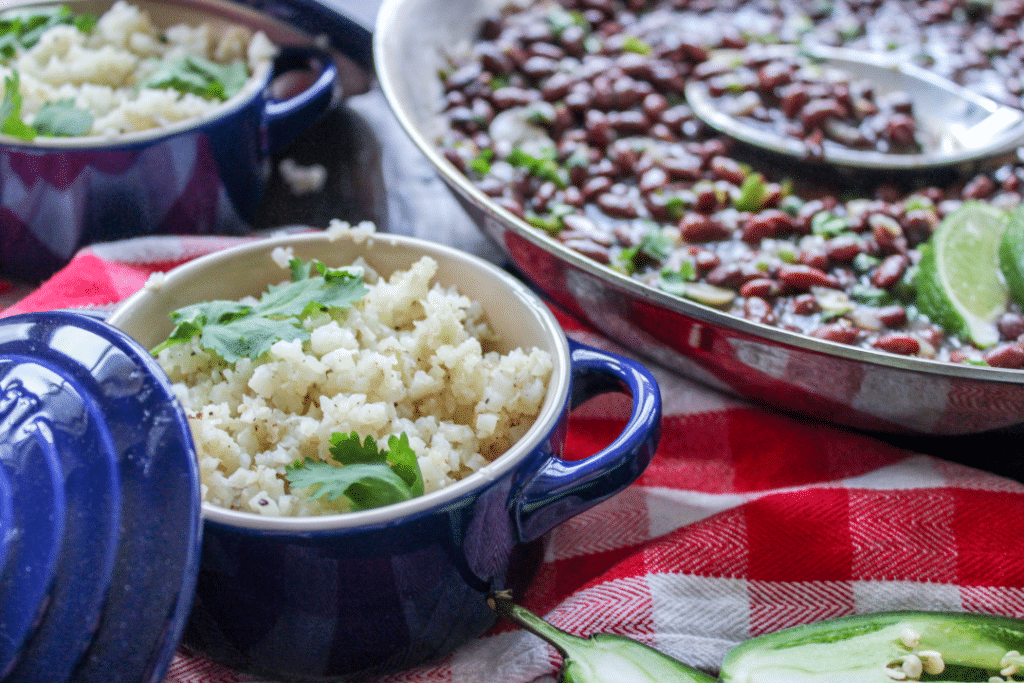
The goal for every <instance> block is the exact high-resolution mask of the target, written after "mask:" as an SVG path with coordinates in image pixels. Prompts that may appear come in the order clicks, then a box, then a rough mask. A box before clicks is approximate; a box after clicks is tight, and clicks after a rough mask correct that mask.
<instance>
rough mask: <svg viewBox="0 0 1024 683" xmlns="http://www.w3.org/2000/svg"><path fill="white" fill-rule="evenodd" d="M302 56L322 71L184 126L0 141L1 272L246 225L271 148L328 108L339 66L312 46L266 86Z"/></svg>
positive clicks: (33, 272) (281, 64)
mask: <svg viewBox="0 0 1024 683" xmlns="http://www.w3.org/2000/svg"><path fill="white" fill-rule="evenodd" d="M310 61H316V62H317V63H318V64H319V65H320V66H321V68H322V72H321V75H320V77H319V78H318V80H317V81H316V83H315V84H314V85H313V86H311V87H310V88H309V89H308V90H306V91H304V92H302V93H300V94H299V95H296V96H295V97H293V98H289V99H288V100H283V101H277V100H274V99H272V98H271V96H270V94H269V92H268V88H266V87H263V88H260V89H258V91H257V92H256V93H254V94H253V96H252V97H250V98H249V99H248V100H245V101H243V102H241V103H239V105H238V106H236V107H235V108H234V109H232V110H229V111H227V112H224V113H223V114H222V115H220V116H218V117H216V118H214V119H212V120H210V121H207V122H205V123H200V124H197V125H195V126H192V127H189V128H186V129H184V130H178V131H176V132H171V133H165V134H162V135H158V134H156V132H154V134H153V135H152V136H144V137H143V138H142V139H141V140H140V139H138V138H136V139H134V141H132V142H116V141H114V142H109V143H106V142H100V143H96V142H95V141H93V142H90V143H88V144H85V143H83V145H81V146H69V145H68V143H67V141H63V142H59V143H58V142H54V143H49V144H48V143H47V141H45V139H40V140H37V141H34V142H32V143H22V142H20V141H13V140H12V141H5V142H3V143H0V198H2V199H0V275H4V276H6V277H9V278H16V279H20V280H28V281H35V280H40V279H42V278H45V277H47V276H49V275H50V274H52V273H53V272H54V271H55V270H56V269H58V268H59V267H60V266H62V265H64V263H66V262H67V261H68V259H70V258H71V256H72V255H74V253H75V251H77V249H78V248H79V247H81V246H83V245H85V244H89V243H92V242H99V241H106V240H113V239H121V238H125V237H131V236H137V235H146V234H153V233H162V234H167V233H178V234H203V233H239V232H244V231H245V230H247V229H248V226H250V225H251V224H252V223H253V221H254V220H255V212H256V211H257V209H258V207H259V202H260V199H261V198H262V196H263V190H264V186H265V184H266V181H267V179H268V177H269V174H270V166H269V155H270V154H271V153H272V152H273V151H274V150H277V149H280V148H281V147H282V146H283V145H284V144H286V143H287V142H288V141H290V140H291V139H292V138H293V137H294V136H295V135H296V134H297V133H299V132H300V131H301V130H303V129H305V128H306V127H307V126H308V125H309V124H311V123H312V122H313V121H314V120H316V118H318V117H319V116H320V115H321V114H322V113H324V112H325V111H326V110H327V108H328V107H329V106H330V104H331V99H332V97H333V92H334V81H335V77H336V75H337V67H336V66H335V64H334V63H333V61H332V60H331V58H330V57H329V56H328V55H327V54H326V53H324V52H322V51H320V50H316V49H313V48H287V49H284V50H282V53H281V55H279V57H278V58H277V59H276V60H275V63H274V68H273V69H272V70H271V73H270V74H269V76H268V78H267V83H269V82H270V81H271V80H273V78H275V77H276V76H278V75H280V74H281V73H284V72H285V71H287V70H290V69H292V68H295V66H296V65H297V63H298V62H302V63H309V62H310Z"/></svg>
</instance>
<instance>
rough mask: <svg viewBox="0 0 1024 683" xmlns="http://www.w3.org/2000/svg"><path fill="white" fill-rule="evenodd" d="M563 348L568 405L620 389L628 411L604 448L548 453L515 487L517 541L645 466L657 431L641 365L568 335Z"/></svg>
mask: <svg viewBox="0 0 1024 683" xmlns="http://www.w3.org/2000/svg"><path fill="white" fill-rule="evenodd" d="M569 348H570V351H571V354H572V367H573V381H574V384H573V389H572V399H571V405H572V406H574V407H575V406H578V405H580V404H581V403H583V402H585V401H586V400H587V399H589V398H592V397H594V396H596V395H597V394H599V393H606V392H608V391H617V390H622V391H625V392H627V393H629V394H630V395H632V396H633V411H632V414H631V415H630V417H629V421H628V422H627V423H626V427H625V428H624V429H623V431H622V433H620V434H619V436H618V437H617V438H616V439H615V441H613V442H612V443H611V444H609V445H608V446H607V447H606V448H605V449H604V450H602V451H600V452H598V453H596V454H594V455H592V456H590V457H589V458H587V459H586V460H577V461H572V462H569V461H565V460H562V459H560V458H553V459H551V460H549V461H548V462H547V463H545V465H544V467H543V468H541V470H540V471H538V472H537V473H536V474H535V475H534V476H533V477H532V478H531V479H530V481H529V482H527V483H526V484H524V485H523V486H522V487H521V489H520V491H519V494H518V497H517V504H516V507H515V510H516V518H517V525H518V528H519V540H520V541H521V542H523V543H526V542H529V541H532V540H534V539H536V538H539V537H540V536H541V535H542V534H543V533H545V532H546V531H548V530H550V529H551V528H553V527H554V526H556V525H557V524H561V523H562V522H564V521H565V520H566V519H568V518H569V517H572V516H574V515H577V514H579V513H580V512H583V510H585V509H587V508H589V507H591V506H592V505H595V504H596V503H599V502H601V501H602V500H604V499H606V498H608V497H610V496H612V495H614V494H615V493H618V492H619V491H621V490H622V489H624V488H625V487H626V486H627V485H629V483H630V482H632V481H634V480H635V479H636V478H637V477H638V476H640V473H641V472H643V471H644V469H646V468H647V465H648V464H649V463H650V462H651V458H653V457H654V451H655V449H656V448H657V445H658V439H659V437H660V434H661V394H660V392H659V391H658V385H657V384H656V383H655V381H654V378H653V377H651V374H650V372H648V371H647V369H646V368H644V366H642V365H641V364H639V363H637V362H636V361H633V360H630V359H629V358H624V357H623V356H618V355H615V354H611V353H605V352H604V351H599V350H597V349H593V348H590V347H588V346H584V345H583V344H579V343H577V342H573V341H572V340H569Z"/></svg>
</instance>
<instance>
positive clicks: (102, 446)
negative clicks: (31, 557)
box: [0, 323, 121, 683]
mask: <svg viewBox="0 0 1024 683" xmlns="http://www.w3.org/2000/svg"><path fill="white" fill-rule="evenodd" d="M10 329H12V328H11V327H10V326H0V354H4V358H5V362H4V363H2V364H0V367H2V368H3V370H4V371H5V375H4V378H3V379H0V387H6V386H8V385H9V384H10V383H11V381H16V380H14V379H12V378H14V377H16V376H18V375H22V376H23V375H24V374H25V373H26V372H28V373H31V375H32V376H33V377H34V379H36V380H37V381H40V380H49V381H48V383H46V384H43V383H40V384H39V385H38V388H37V389H36V393H37V400H39V401H40V412H39V414H38V415H37V417H36V418H35V419H37V420H41V421H43V422H44V423H45V424H46V425H47V433H48V434H49V440H50V442H51V443H52V446H53V449H54V451H55V452H56V455H57V458H58V459H59V460H60V462H61V467H62V470H63V472H64V480H63V489H64V496H65V498H66V500H67V510H68V514H67V515H66V518H65V520H66V534H65V537H66V541H65V552H64V553H63V554H62V556H61V558H60V564H59V566H58V567H57V572H56V576H55V578H54V585H53V589H52V591H51V592H50V596H49V603H50V607H49V609H48V610H47V611H46V614H45V616H44V617H43V619H42V621H41V623H40V625H39V626H38V628H37V629H36V631H35V632H34V634H33V635H32V637H31V638H30V639H29V640H28V641H27V642H26V643H25V646H24V647H23V649H22V651H21V653H20V655H19V657H18V662H17V665H16V666H15V668H14V670H13V671H12V672H11V673H10V674H9V676H8V678H6V679H5V681H7V682H8V683H14V682H16V681H42V680H48V681H63V680H66V679H67V677H68V676H69V675H70V674H71V672H72V670H73V669H74V667H75V665H76V664H77V663H78V661H79V659H80V658H81V657H82V655H83V654H84V652H85V650H86V647H87V646H88V645H89V643H90V641H91V640H92V636H93V632H94V630H95V628H96V626H97V624H99V621H100V618H101V611H102V608H103V604H104V602H105V600H106V596H107V591H108V589H109V587H110V581H111V577H112V575H113V571H114V560H115V557H116V553H117V546H118V538H119V534H120V528H119V527H120V523H121V491H120V476H119V471H118V467H117V458H116V454H115V452H114V448H113V444H112V443H111V442H110V434H109V432H108V431H107V429H106V416H105V414H104V412H103V407H102V406H101V405H100V403H99V402H98V401H96V400H95V399H94V398H93V396H94V395H96V394H98V393H101V392H100V391H98V389H99V388H98V387H97V386H95V383H94V380H93V378H92V377H89V376H83V377H78V378H73V379H72V381H68V374H69V365H68V364H67V363H66V362H65V361H63V359H60V358H59V357H58V360H57V362H58V363H59V364H60V367H58V368H57V372H52V371H51V370H48V369H47V367H46V365H47V363H46V361H44V360H42V359H37V358H31V359H29V358H23V359H21V360H15V359H17V358H18V356H17V355H12V354H9V351H10V350H11V347H12V345H13V346H14V347H17V346H18V345H19V344H20V340H19V339H18V336H17V335H15V337H14V338H13V339H10V338H7V336H6V334H5V333H6V332H7V331H8V330H10ZM13 329H15V330H16V329H18V325H17V323H15V327H14V328H13ZM75 339H76V342H77V341H78V339H80V337H79V335H77V334H76V335H75ZM7 361H14V362H10V363H9V362H7ZM40 390H41V391H40ZM44 398H45V403H43V401H44Z"/></svg>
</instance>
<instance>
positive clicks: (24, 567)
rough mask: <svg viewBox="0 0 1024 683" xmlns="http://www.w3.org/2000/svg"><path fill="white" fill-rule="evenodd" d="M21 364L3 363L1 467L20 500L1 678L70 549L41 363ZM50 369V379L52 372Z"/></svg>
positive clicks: (2, 604)
mask: <svg viewBox="0 0 1024 683" xmlns="http://www.w3.org/2000/svg"><path fill="white" fill-rule="evenodd" d="M18 365H20V364H19V363H18V361H17V360H13V359H4V362H3V364H2V366H0V367H2V369H3V370H4V371H8V372H7V377H6V378H5V379H9V380H10V381H5V382H4V383H3V394H2V395H0V466H2V467H3V469H4V471H5V472H6V475H7V479H8V480H9V481H10V482H11V484H12V491H13V495H12V502H13V506H14V515H13V517H14V521H13V525H12V528H11V530H10V531H9V534H10V539H11V548H10V555H9V557H8V561H7V565H6V566H5V568H4V572H3V575H2V576H0V596H2V597H0V678H3V677H4V676H6V675H7V673H8V672H10V670H11V668H12V667H13V666H14V665H15V663H16V662H17V661H18V659H19V657H20V655H21V648H22V646H23V645H24V644H25V641H26V640H27V639H28V637H29V636H31V634H32V632H33V630H34V627H35V622H36V620H37V619H38V618H39V617H40V616H42V614H43V613H44V612H45V610H46V608H47V603H48V597H47V596H48V593H49V591H50V587H51V585H52V584H53V580H54V576H55V575H56V570H57V565H58V562H59V559H60V556H61V552H62V551H63V550H64V540H65V537H64V528H65V513H66V509H67V506H66V502H65V498H64V483H63V479H64V473H63V471H62V470H61V464H60V457H59V456H58V454H57V452H56V448H55V446H54V444H53V442H52V433H51V431H50V429H49V424H48V420H47V417H46V415H45V411H44V410H43V409H42V402H43V401H42V397H40V396H39V395H38V394H37V393H36V386H34V382H33V379H34V375H35V374H36V373H35V372H34V370H35V369H34V368H32V369H29V370H28V372H19V368H18V367H17V366H18ZM12 368H13V371H11V370H12ZM12 374H16V375H17V376H15V377H13V378H12V377H11V375H12ZM43 374H44V378H43V382H44V383H48V381H49V379H50V377H47V376H46V375H48V374H49V373H47V372H46V371H45V370H44V373H43Z"/></svg>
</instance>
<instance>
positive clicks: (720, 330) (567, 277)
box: [374, 0, 1024, 435]
mask: <svg viewBox="0 0 1024 683" xmlns="http://www.w3.org/2000/svg"><path fill="white" fill-rule="evenodd" d="M494 6H495V2H494V1H493V0H490V1H489V2H480V1H478V0H384V3H383V4H382V6H381V9H380V13H379V15H378V19H377V25H376V29H375V32H374V58H375V63H376V70H377V77H378V80H379V83H380V85H381V89H382V91H383V92H384V95H385V97H386V99H387V101H388V103H389V104H390V106H391V108H392V110H393V111H394V113H395V116H396V117H397V118H398V120H399V122H400V124H401V125H402V127H403V128H404V129H405V131H406V133H407V134H408V135H409V136H410V137H411V138H412V140H413V141H414V143H415V144H416V145H417V146H418V147H419V149H420V150H421V151H422V152H423V153H424V154H425V155H426V157H427V158H428V159H429V161H430V162H431V163H432V164H433V165H434V166H435V167H436V169H437V171H438V173H439V174H440V176H441V177H442V179H443V180H444V181H445V183H446V184H447V185H448V186H449V188H450V189H452V190H453V191H454V193H455V195H456V197H457V198H458V199H459V201H460V202H461V203H462V205H463V206H464V207H465V209H466V210H467V212H468V213H469V215H470V216H471V218H472V219H473V220H474V221H475V222H476V224H477V225H478V226H479V227H480V229H481V230H483V231H484V232H485V233H486V234H487V235H488V236H489V237H490V238H492V239H493V240H494V241H495V242H496V243H497V244H498V245H499V246H500V247H501V248H502V249H503V250H504V251H505V253H506V254H508V256H509V258H510V259H511V260H512V261H513V263H514V264H515V265H516V266H517V267H518V268H519V269H520V270H521V271H522V273H523V274H524V275H525V276H526V277H527V278H529V279H530V280H531V281H532V282H533V283H534V284H535V285H536V286H537V287H539V288H540V289H541V290H542V291H544V292H545V293H546V294H547V295H548V296H549V297H550V298H551V299H552V300H554V301H555V302H556V303H558V304H559V305H561V306H562V307H564V308H566V309H567V310H568V311H570V312H571V313H573V314H575V315H577V316H579V317H580V318H582V319H584V320H586V321H587V322H589V323H590V324H592V325H593V326H594V327H596V328H597V329H599V330H600V331H602V332H604V333H605V334H607V335H608V336H609V337H611V338H613V339H615V340H616V341H618V342H620V343H621V344H623V345H624V346H626V347H627V348H629V349H633V350H635V351H637V352H638V353H641V354H642V355H644V356H646V357H648V358H650V359H652V360H654V361H656V362H658V363H660V364H662V365H665V366H666V367H669V368H671V369H674V370H677V371H679V372H681V373H683V374H685V375H687V376H689V377H691V378H693V379H696V380H698V381H701V382H703V383H705V384H708V385H710V386H712V387H715V388H718V389H721V390H724V391H728V392H730V393H733V394H736V395H739V396H743V397H746V398H748V399H750V400H752V401H753V402H756V403H763V404H766V405H769V406H772V407H777V408H780V409H783V410H786V411H791V412H794V413H797V414H799V415H803V416H806V417H810V418H812V419H816V420H824V421H828V422H832V423H836V424H841V425H847V426H851V427H856V428H861V429H869V430H877V431H886V432H894V433H900V432H902V433H918V434H930V435H942V434H947V435H952V434H971V433H977V432H982V431H987V430H992V429H1005V428H1015V427H1019V426H1022V425H1024V371H1019V370H1004V369H999V368H988V367H978V366H971V365H954V364H950V363H943V362H939V361H931V360H926V359H918V358H908V357H902V356H894V355H891V354H886V353H882V352H878V351H873V350H868V349H859V348H854V347H851V346H846V345H842V344H836V343H833V342H827V341H823V340H818V339H813V338H810V337H806V336H803V335H799V334H795V333H792V332H788V331H786V330H781V329H778V328H774V327H768V326H765V325H761V324H758V323H752V322H750V321H746V320H742V319H740V318H736V317H733V316H731V315H728V314H725V313H723V312H721V311H718V310H715V309H712V308H709V307H706V306H703V305H701V304H697V303H695V302H692V301H688V300H685V299H680V298H678V297H673V296H670V295H667V294H665V293H663V292H660V291H658V290H656V289H654V288H652V287H649V286H647V285H644V284H642V283H640V282H638V281H636V280H634V279H632V278H629V277H627V276H625V275H623V274H621V273H618V272H616V271H614V270H612V269H611V268H608V267H606V266H603V265H601V264H598V263H597V262H595V261H592V260H590V259H587V258H585V257H583V256H581V255H579V254H577V253H576V252H574V251H572V250H570V249H567V248H565V247H564V246H562V245H561V244H560V243H559V242H557V241H556V240H554V239H551V238H550V237H548V236H546V235H544V234H542V233H541V232H539V231H538V230H536V229H535V228H533V227H531V226H529V225H528V224H527V223H525V222H524V221H522V220H520V219H518V218H517V217H515V216H514V215H512V214H511V213H509V212H508V211H506V210H504V209H502V208H501V207H499V206H497V205H496V204H495V203H494V202H492V201H491V200H490V199H489V198H488V197H487V196H486V195H484V194H483V193H482V192H480V191H478V190H477V189H476V188H475V187H473V186H472V184H471V183H470V182H469V181H468V180H467V179H466V178H465V177H464V176H463V175H462V174H461V173H459V172H458V171H457V170H456V169H455V168H454V167H453V166H452V165H451V164H450V163H449V162H448V161H447V160H446V159H445V158H444V156H443V154H442V153H441V152H440V151H439V150H438V148H437V147H436V146H435V145H434V140H435V139H436V138H437V133H438V132H439V131H440V126H441V125H442V124H441V122H440V120H439V117H438V115H437V107H438V103H439V102H440V82H439V79H438V77H437V72H438V69H439V68H442V67H443V66H444V65H445V56H446V55H451V54H457V53H458V52H459V51H460V50H463V49H466V48H467V47H468V45H469V44H470V42H471V41H472V39H473V37H474V36H475V32H476V29H477V26H478V23H479V21H480V20H481V19H482V17H483V16H484V15H485V14H486V13H487V12H488V10H489V8H490V7H494Z"/></svg>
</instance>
